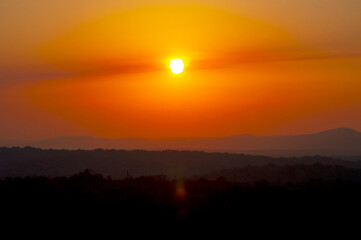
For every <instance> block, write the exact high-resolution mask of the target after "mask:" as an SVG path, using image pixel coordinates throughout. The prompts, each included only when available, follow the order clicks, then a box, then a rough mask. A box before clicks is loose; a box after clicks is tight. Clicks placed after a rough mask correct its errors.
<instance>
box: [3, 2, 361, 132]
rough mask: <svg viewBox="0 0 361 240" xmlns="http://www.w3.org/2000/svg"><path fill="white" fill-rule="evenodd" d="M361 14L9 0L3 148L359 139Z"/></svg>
mask: <svg viewBox="0 0 361 240" xmlns="http://www.w3.org/2000/svg"><path fill="white" fill-rule="evenodd" d="M360 13H361V1H359V0H307V1H304V0H289V1H285V0H273V1H269V0H233V1H230V0H228V1H227V0H203V1H202V0H192V1H191V0H189V1H161V0H159V1H157V0H153V1H150V0H149V1H146V0H132V1H115V0H102V1H100V0H98V1H96V0H76V1H74V0H72V1H70V0H52V1H49V0H32V1H28V0H2V1H0V133H1V134H0V139H39V138H50V137H57V136H95V137H108V138H123V137H141V138H151V139H154V138H168V137H214V136H228V135H235V134H243V133H249V134H254V135H273V134H285V135H293V134H305V133H313V132H318V131H322V130H326V129H330V128H337V127H350V128H354V129H356V130H358V131H361V14H360ZM174 58H180V59H182V60H183V62H184V71H183V72H182V73H180V74H173V73H172V71H171V70H170V68H169V64H170V60H171V59H174Z"/></svg>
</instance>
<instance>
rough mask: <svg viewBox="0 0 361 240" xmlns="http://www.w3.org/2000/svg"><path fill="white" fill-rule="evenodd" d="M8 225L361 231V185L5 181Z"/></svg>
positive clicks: (154, 179)
mask: <svg viewBox="0 0 361 240" xmlns="http://www.w3.org/2000/svg"><path fill="white" fill-rule="evenodd" d="M0 195H1V198H0V205H1V206H2V213H1V216H2V219H3V220H4V219H6V220H7V221H8V222H13V223H14V224H16V225H19V226H21V224H23V225H30V226H34V227H41V228H46V227H48V225H52V226H53V227H54V226H57V227H60V228H66V226H67V225H68V224H70V225H75V226H77V225H80V224H82V225H86V226H87V227H88V228H92V227H97V228H99V227H100V226H101V225H102V226H108V227H110V226H117V227H124V226H126V225H133V226H144V225H147V226H150V225H154V226H158V227H159V226H163V227H165V226H173V227H174V226H178V227H180V226H182V227H184V226H197V227H198V226H218V227H220V226H238V227H247V226H257V227H261V226H272V227H282V228H284V227H295V226H297V227H299V228H306V226H307V227H310V226H311V227H312V226H313V227H319V226H320V224H326V225H327V226H328V227H335V226H336V227H339V226H340V225H341V224H345V222H347V221H350V222H353V223H355V224H356V223H358V221H359V220H358V218H359V216H360V215H359V214H360V213H361V211H360V205H361V183H360V182H358V181H347V180H337V179H336V180H316V179H314V180H310V181H307V182H293V183H292V182H289V183H282V184H271V183H269V182H268V181H266V180H264V181H257V182H249V183H242V182H231V181H228V180H226V179H225V178H218V179H216V180H207V179H205V178H198V179H175V180H169V179H167V178H166V177H164V176H149V177H138V178H131V177H129V178H124V179H122V180H112V179H110V178H104V177H103V176H102V175H100V174H96V173H93V172H91V171H89V170H85V171H83V172H80V173H78V174H75V175H73V176H70V177H55V178H47V177H25V178H6V179H2V180H1V181H0Z"/></svg>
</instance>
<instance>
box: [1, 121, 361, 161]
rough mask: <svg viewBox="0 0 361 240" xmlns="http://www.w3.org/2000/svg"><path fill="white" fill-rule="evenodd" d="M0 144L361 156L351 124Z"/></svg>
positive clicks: (360, 144) (360, 140)
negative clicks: (297, 130)
mask: <svg viewBox="0 0 361 240" xmlns="http://www.w3.org/2000/svg"><path fill="white" fill-rule="evenodd" d="M0 146H7V147H12V146H19V147H25V146H31V147H37V148H43V149H68V150H71V149H87V150H91V149H98V148H102V149H125V150H135V149H143V150H166V149H174V150H193V151H194V150H195V151H209V152H230V153H247V154H258V155H268V156H276V157H277V156H285V157H287V156H305V155H323V156H336V157H339V158H340V157H342V158H344V159H353V160H355V159H356V160H357V159H359V160H361V157H358V156H361V133H360V132H357V131H355V130H353V129H349V128H338V129H332V130H328V131H324V132H320V133H315V134H306V135H295V136H282V135H280V136H253V135H249V134H243V135H234V136H229V137H216V138H173V139H160V140H148V139H139V138H123V139H105V138H94V137H58V138H52V139H45V140H37V141H20V140H19V141H18V140H13V141H0Z"/></svg>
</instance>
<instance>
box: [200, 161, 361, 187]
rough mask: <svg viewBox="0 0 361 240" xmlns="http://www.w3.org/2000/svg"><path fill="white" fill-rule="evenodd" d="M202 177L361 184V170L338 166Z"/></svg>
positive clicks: (228, 172)
mask: <svg viewBox="0 0 361 240" xmlns="http://www.w3.org/2000/svg"><path fill="white" fill-rule="evenodd" d="M200 177H204V178H207V179H209V180H216V179H218V178H225V179H226V180H228V181H232V182H254V181H262V180H267V181H268V182H270V183H272V184H285V183H289V182H291V183H301V182H308V181H311V180H326V181H330V180H331V181H332V180H344V181H352V182H358V183H361V169H357V168H348V167H344V166H338V165H324V164H320V163H315V164H312V165H305V164H302V165H301V164H296V165H285V166H280V165H274V164H268V165H264V166H246V167H242V168H235V169H225V170H221V171H215V172H212V173H209V174H204V175H202V176H200Z"/></svg>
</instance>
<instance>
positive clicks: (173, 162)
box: [0, 147, 361, 179]
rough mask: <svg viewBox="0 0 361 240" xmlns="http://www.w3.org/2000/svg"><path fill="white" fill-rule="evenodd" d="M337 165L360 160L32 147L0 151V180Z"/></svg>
mask: <svg viewBox="0 0 361 240" xmlns="http://www.w3.org/2000/svg"><path fill="white" fill-rule="evenodd" d="M315 163H321V164H325V165H339V166H345V167H353V168H361V161H346V160H338V159H333V158H330V157H321V156H308V157H300V158H272V157H267V156H253V155H245V154H229V153H207V152H200V151H174V150H166V151H142V150H137V151H126V150H102V149H98V150H89V151H86V150H42V149H36V148H30V147H26V148H0V177H26V176H50V177H55V176H70V175H73V174H75V173H78V172H80V171H83V170H84V169H92V170H94V171H95V172H98V173H100V174H102V175H104V176H111V177H112V178H117V179H121V178H124V177H126V176H127V173H128V174H130V175H131V176H133V177H140V176H149V175H166V176H168V177H170V178H174V177H177V176H184V177H193V176H196V175H203V174H208V173H210V172H215V171H220V170H223V169H234V168H241V167H246V166H264V165H267V164H276V165H280V166H284V165H295V164H301V165H302V164H304V165H313V164H315Z"/></svg>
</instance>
